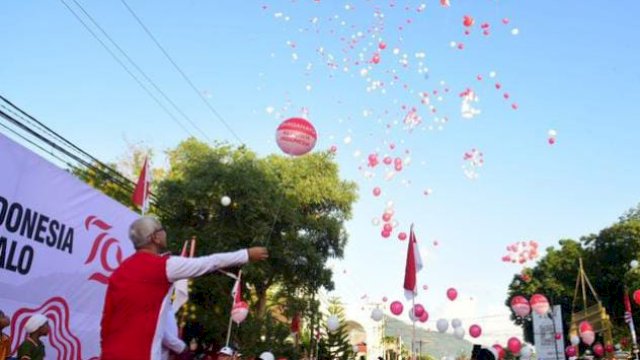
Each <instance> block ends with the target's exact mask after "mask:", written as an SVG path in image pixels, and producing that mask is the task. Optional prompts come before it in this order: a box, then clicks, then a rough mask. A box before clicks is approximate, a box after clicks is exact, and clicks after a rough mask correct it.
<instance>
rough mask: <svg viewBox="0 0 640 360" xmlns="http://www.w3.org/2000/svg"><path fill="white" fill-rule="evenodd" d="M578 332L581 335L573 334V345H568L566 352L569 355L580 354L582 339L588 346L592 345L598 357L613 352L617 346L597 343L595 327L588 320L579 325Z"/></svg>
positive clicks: (571, 339)
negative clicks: (579, 348) (579, 347)
mask: <svg viewBox="0 0 640 360" xmlns="http://www.w3.org/2000/svg"><path fill="white" fill-rule="evenodd" d="M578 332H579V334H580V336H578V335H576V334H573V335H571V338H570V341H571V345H570V346H567V348H566V349H565V353H566V354H567V356H568V357H574V356H577V355H578V345H580V341H582V342H583V343H585V344H586V345H588V346H591V350H592V351H593V354H594V355H596V356H597V357H602V356H603V355H604V354H605V353H609V354H610V353H613V352H614V351H615V348H614V347H613V345H611V344H606V345H604V346H603V345H602V344H600V343H595V344H594V341H595V335H594V331H593V327H592V326H591V324H590V323H589V322H587V321H583V322H581V323H580V324H579V325H578Z"/></svg>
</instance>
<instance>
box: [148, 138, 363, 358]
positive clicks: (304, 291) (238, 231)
mask: <svg viewBox="0 0 640 360" xmlns="http://www.w3.org/2000/svg"><path fill="white" fill-rule="evenodd" d="M168 155H169V161H170V170H169V172H168V173H167V176H166V178H165V179H164V180H163V181H161V182H160V183H159V184H158V186H157V198H158V203H159V204H162V206H163V207H166V208H168V209H171V213H167V214H166V215H164V216H162V221H163V223H164V225H165V227H166V228H167V229H168V233H169V234H170V236H172V237H173V239H174V240H176V241H174V242H173V250H174V252H175V251H178V249H179V248H180V247H181V246H182V241H183V240H186V239H189V238H191V237H192V236H195V237H196V238H197V239H198V241H197V244H198V251H197V253H198V254H209V253H216V252H223V251H232V250H237V249H241V248H246V247H250V246H267V247H268V248H269V251H270V258H269V260H268V261H266V262H260V263H255V264H249V265H246V266H245V267H244V268H243V271H244V273H243V278H244V280H245V282H246V285H247V288H246V290H247V299H246V300H248V301H249V303H250V307H251V309H252V311H251V314H250V316H249V318H248V319H247V320H246V321H245V322H244V323H243V324H242V325H241V330H240V331H237V332H234V341H236V342H242V344H239V345H240V346H241V347H243V350H244V351H245V353H247V352H246V350H247V349H248V348H253V347H255V349H251V350H254V351H256V352H257V351H261V350H264V347H263V348H257V347H258V346H267V345H268V346H271V348H272V349H273V350H274V351H275V349H276V348H278V347H279V348H282V350H283V351H284V350H285V349H284V348H285V347H286V346H284V343H283V341H284V338H286V336H285V335H288V330H286V329H288V324H283V319H289V318H291V317H292V316H293V314H295V313H296V312H301V311H302V312H304V311H310V308H311V307H313V306H317V303H316V302H313V301H311V300H310V299H311V298H310V295H311V294H314V293H315V292H316V291H317V290H318V289H319V288H321V287H325V288H327V289H332V288H333V282H332V272H331V270H330V269H329V268H328V267H327V266H326V261H327V260H328V259H329V258H332V257H338V258H339V257H342V256H343V252H344V246H345V245H346V241H347V235H346V232H345V230H344V222H345V221H346V220H348V219H349V218H350V216H351V206H352V203H353V202H354V201H355V200H356V186H355V184H353V183H350V182H346V181H342V180H341V179H340V178H339V175H338V167H337V165H336V164H335V162H334V161H333V158H332V155H331V154H329V153H316V154H311V155H307V156H303V157H298V158H289V157H283V156H275V155H273V156H268V157H266V158H258V157H257V155H256V154H255V153H253V152H252V151H250V150H248V149H247V148H245V147H239V148H235V147H232V146H230V145H226V144H217V145H215V146H209V145H207V144H204V143H202V142H199V141H197V140H195V139H189V140H187V141H184V142H183V143H181V144H180V145H179V146H178V147H177V148H175V149H174V150H171V151H169V153H168ZM223 196H228V197H229V198H230V199H231V200H232V202H231V204H230V205H229V206H224V205H222V204H221V201H220V200H221V197H223ZM232 283H233V281H232V280H231V279H229V278H226V277H225V276H220V275H212V276H207V277H204V278H201V279H198V280H196V281H195V282H194V287H193V292H192V299H193V303H194V304H197V305H198V309H199V310H198V311H197V313H198V316H196V318H197V319H202V320H201V321H202V322H203V328H204V330H205V331H206V333H207V334H208V335H209V336H210V337H212V338H214V339H222V338H224V336H225V335H226V324H227V319H228V314H229V309H230V307H231V298H230V296H229V291H230V289H231V286H232ZM270 289H276V290H277V291H276V292H271V295H272V296H273V298H274V299H277V301H276V303H274V304H269V301H268V299H269V298H270V296H268V295H269V290H270ZM276 293H277V294H276ZM274 310H277V311H275V312H277V313H279V315H280V316H279V317H280V318H279V319H275V320H274V316H273V313H274ZM311 310H315V309H311ZM280 325H282V326H280ZM245 327H246V328H247V329H249V328H251V329H253V330H252V334H247V335H252V336H253V337H254V338H255V337H258V338H259V335H257V334H267V333H268V335H266V336H268V339H269V340H268V341H267V342H268V344H266V343H263V344H258V343H257V342H255V341H249V340H247V339H248V336H241V335H243V333H244V330H243V329H244V328H245ZM285 330H286V331H285ZM254 340H255V339H254Z"/></svg>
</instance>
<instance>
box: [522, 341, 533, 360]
mask: <svg viewBox="0 0 640 360" xmlns="http://www.w3.org/2000/svg"><path fill="white" fill-rule="evenodd" d="M532 353H533V350H532V349H531V346H529V344H525V345H524V346H523V347H522V348H521V349H520V360H526V359H530V358H531V354H532Z"/></svg>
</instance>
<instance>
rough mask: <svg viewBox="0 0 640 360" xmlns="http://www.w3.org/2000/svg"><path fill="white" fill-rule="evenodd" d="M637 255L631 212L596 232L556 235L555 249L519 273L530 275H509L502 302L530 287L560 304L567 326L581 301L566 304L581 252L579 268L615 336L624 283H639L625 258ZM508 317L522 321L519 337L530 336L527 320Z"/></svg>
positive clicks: (639, 230)
mask: <svg viewBox="0 0 640 360" xmlns="http://www.w3.org/2000/svg"><path fill="white" fill-rule="evenodd" d="M639 257H640V220H635V219H632V218H631V219H629V220H624V221H622V222H619V223H616V224H614V225H612V226H610V227H608V228H606V229H603V230H601V231H600V232H599V233H598V234H591V235H588V236H585V237H583V238H581V239H580V242H577V241H574V240H561V241H560V249H558V250H556V249H554V248H552V247H551V248H548V249H547V254H546V255H545V256H544V257H543V258H542V259H540V261H539V262H538V263H537V264H536V266H534V267H533V268H531V269H527V270H526V271H525V277H527V276H528V277H529V278H530V281H524V280H523V278H522V276H521V275H516V276H514V278H513V280H512V282H511V283H510V284H509V289H508V296H507V299H506V302H505V304H506V305H507V306H510V300H511V298H512V297H513V296H515V295H523V296H525V297H527V298H528V297H530V296H531V295H532V294H534V293H541V294H544V295H546V296H547V298H549V301H550V302H551V303H552V304H559V305H561V306H562V313H563V324H564V329H565V331H568V329H569V326H570V318H571V313H572V312H573V311H575V310H580V309H582V308H583V307H584V303H583V302H582V301H579V302H577V303H576V304H575V305H576V307H575V309H573V308H572V304H573V302H574V291H575V286H576V278H577V272H578V266H579V265H578V264H579V259H581V258H582V259H583V263H584V270H585V273H586V274H587V276H588V277H589V279H590V281H591V283H592V285H593V287H594V290H595V291H596V293H597V294H598V296H599V298H600V300H601V301H602V305H603V306H604V307H605V308H606V310H607V313H608V314H609V315H610V317H611V321H612V325H613V332H614V337H616V334H618V336H617V337H620V336H621V335H620V334H626V333H627V331H628V327H627V325H626V324H625V323H624V318H623V314H624V307H623V306H624V305H623V301H622V299H623V294H624V289H625V286H626V287H628V288H630V289H632V290H633V289H637V288H638V287H640V271H630V266H629V263H630V262H631V260H634V259H638V258H639ZM580 296H581V295H580ZM587 296H588V298H589V299H588V300H589V301H588V302H587V306H590V305H593V304H594V299H593V297H592V296H591V295H590V294H589V292H588V294H587ZM512 320H513V321H514V322H515V323H516V324H517V325H522V326H523V328H524V333H525V339H526V340H527V341H533V334H532V326H531V321H530V320H528V319H520V318H516V317H515V315H512Z"/></svg>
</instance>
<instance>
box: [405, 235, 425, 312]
mask: <svg viewBox="0 0 640 360" xmlns="http://www.w3.org/2000/svg"><path fill="white" fill-rule="evenodd" d="M420 270H422V258H421V257H420V251H419V250H418V241H417V240H416V235H415V234H414V233H413V224H411V233H410V235H409V245H408V246H407V264H406V266H405V269H404V296H405V297H406V298H407V300H411V299H413V298H414V297H415V296H416V295H417V294H418V276H417V275H418V271H420Z"/></svg>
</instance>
